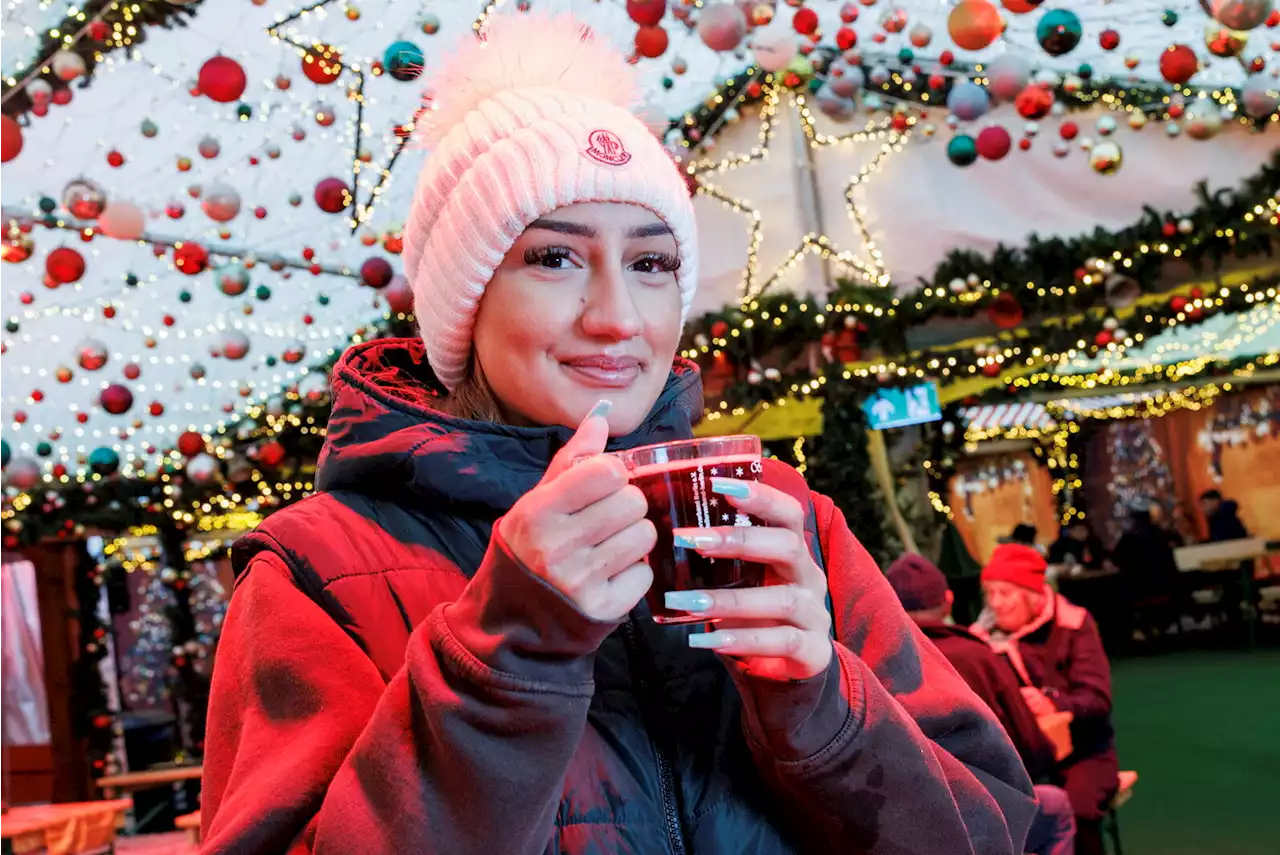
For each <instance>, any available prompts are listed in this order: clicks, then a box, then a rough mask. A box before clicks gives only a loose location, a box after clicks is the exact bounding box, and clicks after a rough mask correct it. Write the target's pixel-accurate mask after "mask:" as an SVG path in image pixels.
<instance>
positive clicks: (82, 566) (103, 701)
mask: <svg viewBox="0 0 1280 855" xmlns="http://www.w3.org/2000/svg"><path fill="white" fill-rule="evenodd" d="M76 549H77V551H78V555H77V558H78V560H77V564H76V570H75V580H74V583H75V593H76V602H77V603H78V604H79V613H78V615H77V623H78V625H79V630H80V631H79V638H78V643H79V656H78V657H77V658H76V661H75V664H74V666H73V670H72V692H71V694H72V699H71V708H72V709H73V710H74V711H75V734H76V736H77V737H78V738H79V739H81V740H83V742H84V744H85V750H86V752H87V756H88V758H89V765H90V767H91V769H92V771H93V775H94V777H101V776H103V775H107V774H111V773H112V772H114V771H116V770H115V769H113V768H112V764H111V762H110V760H111V755H112V752H113V750H114V747H115V737H114V734H113V725H114V724H115V717H114V715H113V713H112V711H111V705H110V703H109V701H108V699H107V687H106V684H105V683H103V681H102V672H101V670H100V663H101V662H102V660H104V659H106V658H107V654H108V652H109V651H110V645H109V644H108V641H107V637H108V635H109V634H110V628H109V627H108V626H107V625H106V624H105V623H104V622H103V621H102V619H101V618H100V617H99V614H98V604H99V602H100V600H101V595H102V585H103V582H104V573H105V572H106V569H105V568H104V567H102V566H100V565H99V564H98V562H97V561H96V560H95V559H94V558H93V556H91V555H90V554H89V551H88V550H87V549H86V548H85V545H84V544H83V543H80V544H77V546H76Z"/></svg>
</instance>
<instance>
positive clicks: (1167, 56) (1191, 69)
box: [1160, 45, 1200, 85]
mask: <svg viewBox="0 0 1280 855" xmlns="http://www.w3.org/2000/svg"><path fill="white" fill-rule="evenodd" d="M1199 70H1200V60H1199V59H1198V58H1197V57H1196V52H1195V51H1194V50H1192V49H1191V48H1190V47H1188V46H1187V45H1169V47H1168V48H1167V49H1166V50H1165V52H1164V53H1162V54H1160V76H1161V77H1163V78H1164V79H1165V80H1167V81H1169V82H1170V83H1173V84H1175V85H1180V84H1183V83H1186V82H1187V81H1188V80H1190V79H1191V78H1192V77H1195V75H1196V72H1197V71H1199Z"/></svg>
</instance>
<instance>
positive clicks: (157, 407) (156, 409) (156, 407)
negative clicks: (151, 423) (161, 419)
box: [147, 401, 164, 416]
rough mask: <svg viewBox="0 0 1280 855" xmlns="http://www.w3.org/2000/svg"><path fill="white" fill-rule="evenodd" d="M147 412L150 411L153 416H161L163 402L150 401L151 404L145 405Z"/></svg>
mask: <svg viewBox="0 0 1280 855" xmlns="http://www.w3.org/2000/svg"><path fill="white" fill-rule="evenodd" d="M147 412H149V413H151V415H153V416H163V415H164V404H162V403H160V402H159V401H152V402H151V406H149V407H147Z"/></svg>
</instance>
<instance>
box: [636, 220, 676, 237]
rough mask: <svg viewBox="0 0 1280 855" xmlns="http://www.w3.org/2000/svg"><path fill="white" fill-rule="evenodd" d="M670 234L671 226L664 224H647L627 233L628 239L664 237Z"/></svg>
mask: <svg viewBox="0 0 1280 855" xmlns="http://www.w3.org/2000/svg"><path fill="white" fill-rule="evenodd" d="M669 234H671V226H669V225H667V224H666V223H648V224H646V225H643V226H636V227H635V228H634V229H632V230H631V231H629V232H627V237H629V238H648V237H665V236H666V235H669Z"/></svg>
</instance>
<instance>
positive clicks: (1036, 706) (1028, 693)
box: [1018, 686, 1058, 716]
mask: <svg viewBox="0 0 1280 855" xmlns="http://www.w3.org/2000/svg"><path fill="white" fill-rule="evenodd" d="M1018 691H1020V692H1021V693H1022V699H1023V700H1024V701H1026V702H1027V706H1028V707H1030V708H1031V712H1032V713H1033V714H1034V715H1037V716H1043V715H1052V714H1053V713H1056V712H1057V711H1058V706H1057V704H1055V703H1054V702H1053V701H1052V700H1050V698H1049V696H1048V695H1046V694H1045V693H1044V692H1042V691H1040V690H1039V689H1037V688H1036V687H1035V686H1023V687H1022V688H1020V689H1019V690H1018Z"/></svg>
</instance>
